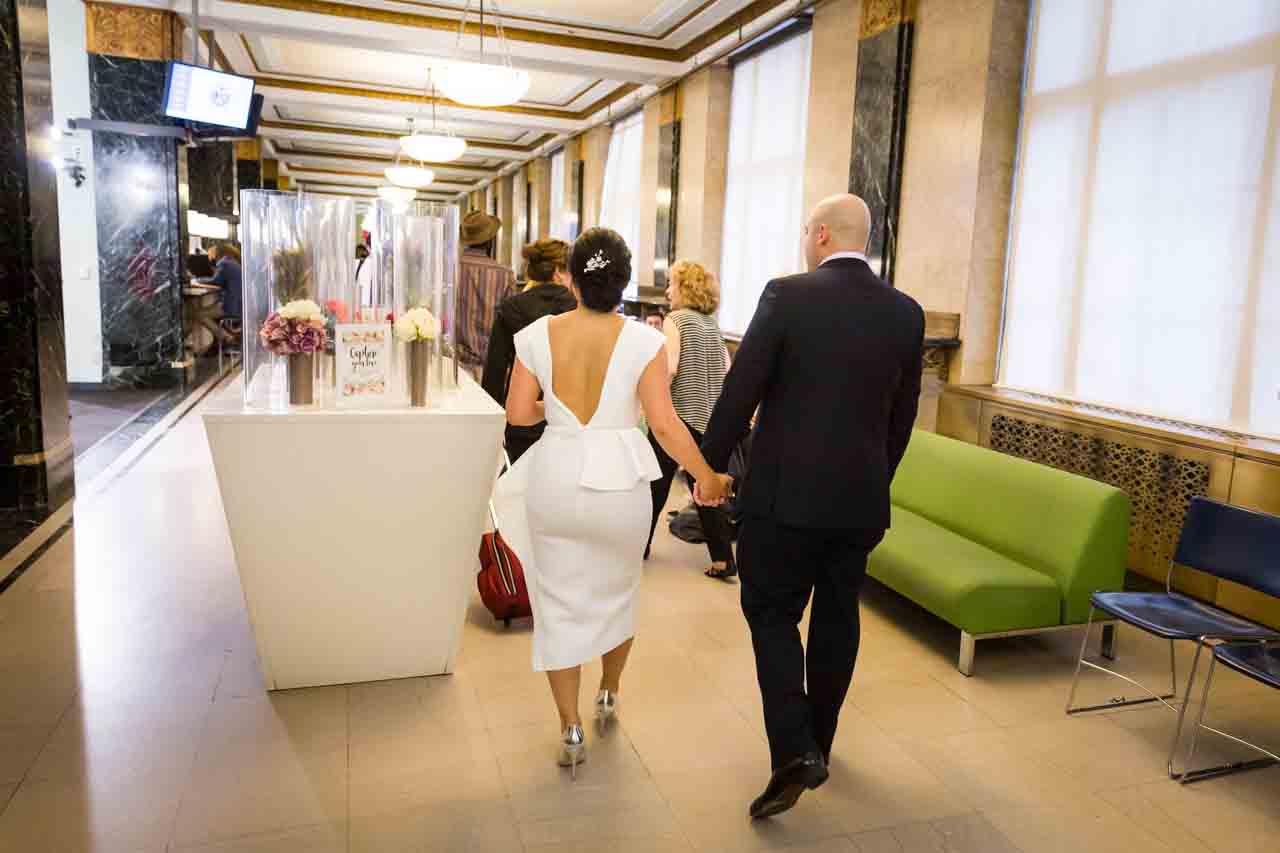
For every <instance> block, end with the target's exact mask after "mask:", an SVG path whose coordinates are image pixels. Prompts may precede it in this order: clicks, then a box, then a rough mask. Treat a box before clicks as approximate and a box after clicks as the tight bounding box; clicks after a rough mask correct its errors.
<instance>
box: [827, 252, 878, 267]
mask: <svg viewBox="0 0 1280 853" xmlns="http://www.w3.org/2000/svg"><path fill="white" fill-rule="evenodd" d="M841 258H853V259H854V260H858V261H862V262H863V263H864V264H865V263H868V261H867V256H866V255H865V254H863V253H862V252H835V253H834V254H830V255H827V257H826V259H825V260H823V262H822V263H821V264H818V266H822V265H823V264H827V263H830V262H831V261H834V260H838V259H841Z"/></svg>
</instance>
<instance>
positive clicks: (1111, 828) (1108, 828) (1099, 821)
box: [984, 796, 1169, 853]
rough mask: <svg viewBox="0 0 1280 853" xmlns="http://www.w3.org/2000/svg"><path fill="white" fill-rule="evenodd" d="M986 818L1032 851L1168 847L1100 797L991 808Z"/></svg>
mask: <svg viewBox="0 0 1280 853" xmlns="http://www.w3.org/2000/svg"><path fill="white" fill-rule="evenodd" d="M984 814H985V816H986V817H987V819H989V820H990V821H991V823H992V824H993V825H994V826H995V827H996V828H997V829H999V830H1000V832H1002V833H1003V834H1004V835H1006V836H1007V837H1008V838H1009V839H1011V840H1012V841H1013V843H1014V844H1016V845H1018V846H1019V847H1021V848H1022V849H1023V850H1027V851H1035V853H1078V851H1081V850H1088V851H1089V853H1166V851H1168V850H1169V847H1168V846H1167V845H1166V844H1165V842H1163V841H1162V840H1160V839H1159V838H1157V837H1156V836H1155V835H1152V834H1151V833H1149V832H1147V831H1146V830H1145V829H1143V828H1142V827H1140V826H1139V825H1137V824H1136V823H1134V822H1133V821H1132V820H1130V819H1129V818H1128V817H1126V816H1125V815H1124V814H1123V813H1122V812H1120V811H1119V810H1118V809H1116V808H1114V807H1113V806H1111V805H1110V804H1108V803H1106V802H1103V801H1102V800H1100V799H1098V798H1096V797H1092V796H1084V797H1080V798H1076V799H1072V800H1070V801H1057V802H1056V803H1054V804H1052V805H1049V804H1048V803H1046V804H1044V805H1040V806H1035V807H1029V808H1012V809H1009V808H1004V809H992V810H989V811H985V812H984Z"/></svg>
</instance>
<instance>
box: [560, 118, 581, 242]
mask: <svg viewBox="0 0 1280 853" xmlns="http://www.w3.org/2000/svg"><path fill="white" fill-rule="evenodd" d="M563 189H564V222H565V227H566V229H567V231H568V234H569V242H573V240H575V239H576V238H577V236H578V230H579V226H580V225H581V222H582V137H580V136H576V137H574V138H573V139H570V140H568V141H567V142H565V144H564V188H563Z"/></svg>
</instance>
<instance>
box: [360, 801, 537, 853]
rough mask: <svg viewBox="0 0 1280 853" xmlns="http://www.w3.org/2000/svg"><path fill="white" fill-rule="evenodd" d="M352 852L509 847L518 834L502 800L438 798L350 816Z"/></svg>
mask: <svg viewBox="0 0 1280 853" xmlns="http://www.w3.org/2000/svg"><path fill="white" fill-rule="evenodd" d="M349 849H350V851H351V853H443V851H446V850H447V851H450V853H454V851H456V853H512V851H519V850H521V841H520V834H519V832H518V830H517V828H516V824H515V821H514V819H513V818H512V816H511V813H510V810H509V809H508V808H507V807H506V806H505V804H504V803H502V802H500V801H499V802H493V803H485V804H461V803H449V802H440V803H432V804H428V805H424V806H421V807H418V808H415V809H410V810H406V811H401V812H396V813H393V814H384V815H378V816H375V817H357V818H353V819H352V821H351V846H350V848H349Z"/></svg>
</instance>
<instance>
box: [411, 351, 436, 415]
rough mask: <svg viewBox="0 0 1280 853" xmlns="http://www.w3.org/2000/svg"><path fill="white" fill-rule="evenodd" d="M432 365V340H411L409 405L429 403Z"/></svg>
mask: <svg viewBox="0 0 1280 853" xmlns="http://www.w3.org/2000/svg"><path fill="white" fill-rule="evenodd" d="M430 366H431V341H410V342H409V405H410V406H413V407H414V408H417V409H420V408H423V407H424V406H426V405H427V374H428V372H429V368H430Z"/></svg>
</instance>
